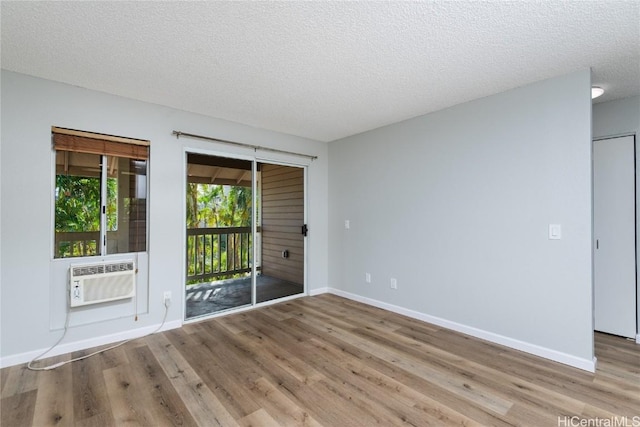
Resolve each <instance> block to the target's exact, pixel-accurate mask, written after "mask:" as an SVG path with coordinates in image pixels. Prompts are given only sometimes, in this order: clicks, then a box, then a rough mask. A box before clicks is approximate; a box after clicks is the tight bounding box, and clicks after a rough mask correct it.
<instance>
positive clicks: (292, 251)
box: [256, 163, 306, 302]
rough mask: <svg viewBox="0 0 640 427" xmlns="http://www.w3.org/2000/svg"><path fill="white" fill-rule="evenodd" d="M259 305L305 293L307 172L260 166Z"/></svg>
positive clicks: (285, 167) (301, 169)
mask: <svg viewBox="0 0 640 427" xmlns="http://www.w3.org/2000/svg"><path fill="white" fill-rule="evenodd" d="M258 166H259V170H260V197H259V206H260V209H259V213H260V218H259V220H260V239H259V253H260V256H261V258H260V271H259V273H258V274H259V275H258V277H257V279H258V280H257V286H256V299H257V301H258V302H263V301H269V300H273V299H276V298H282V297H287V296H291V295H296V294H301V293H303V292H304V259H305V256H304V243H305V242H304V240H305V236H306V225H305V217H304V205H305V203H304V169H303V168H301V167H292V166H283V165H274V164H268V163H259V164H258Z"/></svg>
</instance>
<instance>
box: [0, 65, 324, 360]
mask: <svg viewBox="0 0 640 427" xmlns="http://www.w3.org/2000/svg"><path fill="white" fill-rule="evenodd" d="M1 78H2V79H1V83H2V93H1V96H2V98H1V104H2V123H1V124H2V130H1V132H2V133H1V135H2V140H1V144H2V145H1V150H2V156H1V162H2V163H1V166H2V169H1V174H0V183H1V187H0V189H1V205H0V206H1V213H0V218H1V221H2V222H1V223H0V235H1V236H2V239H1V244H0V245H1V246H0V247H1V249H0V253H1V258H0V266H1V268H0V270H1V272H0V284H1V288H0V292H1V296H2V300H1V309H2V313H1V318H0V319H1V322H2V324H1V329H0V335H1V341H0V344H1V346H0V347H1V348H0V357H1V358H2V359H1V360H0V362H1V364H2V365H3V366H7V365H10V364H15V363H21V362H24V361H26V360H29V359H30V358H31V357H33V356H35V355H36V354H37V352H38V351H42V350H44V349H46V348H47V347H49V346H50V345H51V344H53V342H55V341H56V340H57V338H58V337H59V336H60V334H61V330H60V328H61V326H62V325H63V323H64V316H65V313H66V302H65V299H64V298H65V293H64V286H66V284H65V278H66V271H65V270H66V265H67V264H68V262H69V261H68V260H52V256H51V254H52V249H51V248H52V239H53V228H52V227H53V226H52V224H53V217H52V203H53V201H52V188H53V176H54V172H53V157H52V156H53V152H52V150H51V137H50V135H51V126H52V125H54V126H60V127H67V128H73V129H80V130H86V131H92V132H99V133H106V134H113V135H121V136H127V137H132V138H140V139H148V140H151V155H150V167H149V169H150V170H149V195H148V196H149V203H150V209H149V230H150V235H149V247H148V249H149V258H148V265H149V268H148V284H147V280H146V279H145V278H144V275H141V278H142V281H143V282H144V283H143V284H142V286H143V288H142V289H143V292H142V293H143V294H144V293H145V292H144V291H146V289H147V286H148V291H149V293H148V301H147V300H146V298H145V297H144V295H143V296H142V298H141V299H142V301H138V306H139V308H138V310H139V311H140V312H141V316H140V318H139V320H138V321H137V322H136V321H134V318H133V317H134V316H133V313H134V312H135V307H133V305H132V303H131V302H124V303H115V304H110V305H107V306H106V307H104V308H97V309H92V310H90V311H85V312H82V313H81V312H74V313H73V314H72V318H71V324H72V326H73V327H72V328H71V329H70V331H69V334H68V336H67V338H65V341H64V342H65V344H64V345H62V346H61V347H60V349H59V351H57V352H55V353H60V352H66V351H70V350H74V349H76V348H83V347H87V346H91V345H96V344H99V343H102V342H107V341H115V340H118V339H120V338H122V337H125V336H132V335H136V334H139V333H140V332H145V331H149V330H153V329H154V328H155V327H156V326H157V325H158V324H159V323H160V322H161V320H162V316H163V314H164V306H163V304H162V293H163V291H171V292H172V294H173V304H172V306H171V308H170V311H169V315H168V326H169V327H175V326H179V325H180V324H181V321H182V315H183V304H184V301H183V300H184V296H183V295H184V288H183V286H184V280H183V274H184V268H183V264H184V254H183V250H184V238H183V236H184V208H183V206H184V188H185V181H184V174H185V168H184V151H185V148H190V149H194V150H200V151H215V152H218V153H232V154H237V155H245V156H253V155H254V154H255V153H254V152H253V150H249V149H242V148H238V147H229V146H222V145H218V144H214V143H209V142H204V141H195V140H190V139H185V138H181V139H179V140H176V138H175V137H174V136H172V134H171V132H172V131H173V130H174V129H175V130H182V131H184V132H190V133H195V134H201V135H209V136H214V137H217V138H222V139H228V140H236V141H242V142H246V143H250V144H255V145H262V146H268V147H272V148H279V149H285V150H290V151H297V152H304V153H308V154H312V155H317V156H319V158H318V159H317V160H315V161H313V162H311V163H310V166H309V169H308V176H309V187H308V189H309V215H308V216H309V229H310V234H309V241H308V245H309V246H308V248H309V253H308V260H309V272H308V285H309V289H310V290H311V291H313V290H314V289H323V288H326V287H327V284H328V273H327V271H328V253H327V236H328V230H327V226H328V223H327V218H328V208H327V205H328V203H327V201H328V195H327V191H328V180H327V169H328V155H327V152H328V150H327V144H325V143H320V142H316V141H311V140H308V139H303V138H298V137H294V136H291V135H284V134H279V133H276V132H271V131H267V130H261V129H256V128H252V127H249V126H244V125H240V124H237V123H232V122H228V121H224V120H219V119H215V118H210V117H205V116H200V115H196V114H192V113H187V112H184V111H178V110H174V109H170V108H165V107H161V106H157V105H152V104H147V103H143V102H138V101H133V100H129V99H125V98H121V97H116V96H112V95H109V94H105V93H100V92H95V91H90V90H85V89H81V88H78V87H73V86H69V85H65V84H60V83H55V82H51V81H46V80H42V79H37V78H33V77H29V76H25V75H21V74H16V73H13V72H8V71H4V70H3V71H2V76H1ZM260 156H261V157H262V158H267V159H268V158H272V159H277V160H287V159H288V158H287V156H277V155H275V154H269V153H268V152H265V153H260ZM141 265H144V262H143V261H141Z"/></svg>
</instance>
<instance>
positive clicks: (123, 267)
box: [105, 262, 133, 273]
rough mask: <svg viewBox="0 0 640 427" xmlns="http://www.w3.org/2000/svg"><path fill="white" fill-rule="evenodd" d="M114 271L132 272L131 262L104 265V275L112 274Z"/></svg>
mask: <svg viewBox="0 0 640 427" xmlns="http://www.w3.org/2000/svg"><path fill="white" fill-rule="evenodd" d="M116 271H133V263H132V262H121V263H119V264H106V265H105V273H114V272H116Z"/></svg>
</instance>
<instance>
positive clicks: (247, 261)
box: [187, 227, 253, 283]
mask: <svg viewBox="0 0 640 427" xmlns="http://www.w3.org/2000/svg"><path fill="white" fill-rule="evenodd" d="M252 243H253V242H252V237H251V227H217V228H188V229H187V283H197V282H203V281H206V280H208V279H214V278H221V277H224V278H231V277H233V276H234V275H237V274H240V273H248V272H251V267H252V263H251V258H252V255H253V254H252V252H253V251H252V247H253V245H252Z"/></svg>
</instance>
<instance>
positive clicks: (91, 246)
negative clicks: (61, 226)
mask: <svg viewBox="0 0 640 427" xmlns="http://www.w3.org/2000/svg"><path fill="white" fill-rule="evenodd" d="M99 241H100V232H99V231H56V233H55V257H56V258H67V257H78V256H89V255H95V254H96V253H99V252H100V245H99V243H98V242H99Z"/></svg>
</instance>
